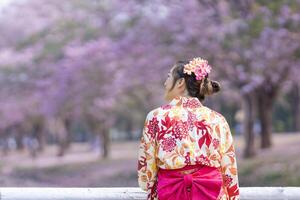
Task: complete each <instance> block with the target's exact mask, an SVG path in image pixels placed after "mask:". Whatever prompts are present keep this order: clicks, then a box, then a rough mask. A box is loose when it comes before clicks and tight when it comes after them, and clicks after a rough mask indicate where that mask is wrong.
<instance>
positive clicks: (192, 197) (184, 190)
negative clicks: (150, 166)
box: [157, 165, 223, 200]
mask: <svg viewBox="0 0 300 200" xmlns="http://www.w3.org/2000/svg"><path fill="white" fill-rule="evenodd" d="M157 179H158V181H157V194H158V199H159V200H171V199H172V200H216V199H217V198H218V196H219V193H220V191H221V187H222V183H223V180H222V173H221V172H220V170H219V169H218V168H215V167H209V166H206V165H187V166H185V167H183V168H180V169H162V168H159V170H158V174H157Z"/></svg>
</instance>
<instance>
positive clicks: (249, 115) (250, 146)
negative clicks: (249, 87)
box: [243, 95, 256, 158]
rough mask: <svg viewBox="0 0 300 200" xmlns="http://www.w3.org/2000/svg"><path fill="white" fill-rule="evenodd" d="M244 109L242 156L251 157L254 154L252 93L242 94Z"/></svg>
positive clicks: (253, 104)
mask: <svg viewBox="0 0 300 200" xmlns="http://www.w3.org/2000/svg"><path fill="white" fill-rule="evenodd" d="M244 111H245V117H244V131H245V132H244V135H245V144H246V145H245V149H244V155H243V157H244V158H251V157H254V156H255V155H256V152H255V138H254V133H253V126H254V111H255V103H254V98H253V96H252V95H247V96H244Z"/></svg>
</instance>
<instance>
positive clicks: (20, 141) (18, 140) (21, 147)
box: [16, 129, 24, 151]
mask: <svg viewBox="0 0 300 200" xmlns="http://www.w3.org/2000/svg"><path fill="white" fill-rule="evenodd" d="M16 144H17V150H18V151H23V150H24V144H23V133H22V129H17V130H16Z"/></svg>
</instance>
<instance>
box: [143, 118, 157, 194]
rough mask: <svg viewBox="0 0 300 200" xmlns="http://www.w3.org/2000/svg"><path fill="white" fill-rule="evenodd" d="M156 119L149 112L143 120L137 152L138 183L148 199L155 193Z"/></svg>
mask: <svg viewBox="0 0 300 200" xmlns="http://www.w3.org/2000/svg"><path fill="white" fill-rule="evenodd" d="M157 131H158V120H157V118H156V117H154V116H153V114H152V113H151V112H150V113H149V114H148V115H147V117H146V120H145V123H144V128H143V131H142V137H141V139H140V145H139V152H138V184H139V187H140V188H141V189H142V190H145V191H147V193H148V199H152V198H150V197H149V196H151V197H153V196H155V195H156V184H157V165H156V162H155V160H156V140H155V135H156V133H157Z"/></svg>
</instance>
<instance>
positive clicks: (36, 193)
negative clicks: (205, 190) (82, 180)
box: [0, 187, 300, 200]
mask: <svg viewBox="0 0 300 200" xmlns="http://www.w3.org/2000/svg"><path fill="white" fill-rule="evenodd" d="M240 193H241V194H240V200H300V187H241V188H240ZM120 199H123V200H124V199H140V200H142V199H143V200H145V199H146V193H145V192H143V191H142V190H141V189H139V188H132V187H128V188H117V187H115V188H44V187H37V188H31V187H28V188H16V187H15V188H10V187H7V188H5V187H4V188H0V200H120Z"/></svg>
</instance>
